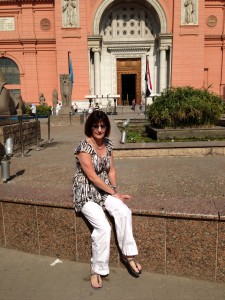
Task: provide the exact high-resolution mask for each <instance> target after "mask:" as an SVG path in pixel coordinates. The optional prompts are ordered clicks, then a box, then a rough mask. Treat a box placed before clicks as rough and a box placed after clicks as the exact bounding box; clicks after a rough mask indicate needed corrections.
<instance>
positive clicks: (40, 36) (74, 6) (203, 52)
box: [0, 0, 225, 106]
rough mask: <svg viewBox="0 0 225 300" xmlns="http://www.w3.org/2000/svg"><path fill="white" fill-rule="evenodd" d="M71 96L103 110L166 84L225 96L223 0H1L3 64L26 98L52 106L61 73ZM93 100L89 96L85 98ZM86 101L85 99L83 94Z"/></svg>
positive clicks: (157, 91)
mask: <svg viewBox="0 0 225 300" xmlns="http://www.w3.org/2000/svg"><path fill="white" fill-rule="evenodd" d="M68 57H70V59H71V62H72V70H73V76H74V84H73V93H72V99H73V101H75V102H78V103H79V101H83V100H84V99H85V97H86V96H87V95H92V96H93V95H94V96H93V97H96V99H98V100H96V101H98V102H100V104H102V105H103V106H104V105H107V103H108V101H109V99H110V97H111V95H119V98H118V100H117V101H118V104H119V105H124V104H128V103H129V104H131V102H132V100H133V99H134V98H135V99H136V101H137V103H139V102H140V100H141V99H144V98H145V90H146V81H145V73H146V60H147V59H148V61H149V66H150V76H151V83H152V90H151V97H152V96H154V95H158V94H160V93H161V92H162V91H163V90H164V89H166V88H167V87H170V86H174V87H175V86H187V85H190V86H193V87H196V88H202V87H204V88H207V89H209V90H211V91H213V92H215V93H217V94H219V95H221V96H222V97H223V98H225V1H224V0H220V1H218V0H169V1H168V0H124V1H121V0H94V1H93V0H57V1H53V0H1V1H0V67H1V69H2V70H3V72H4V73H5V76H6V81H7V83H8V84H7V88H8V89H10V90H11V91H12V92H14V93H21V95H22V97H23V99H24V101H26V102H33V103H38V101H39V100H38V99H39V96H40V95H42V94H43V95H44V97H45V99H46V102H47V103H48V104H49V105H51V104H52V92H53V90H54V89H56V90H57V91H58V95H59V96H58V97H59V100H60V82H59V76H60V74H68V72H69V63H68ZM90 97H91V96H90ZM86 98H87V97H86Z"/></svg>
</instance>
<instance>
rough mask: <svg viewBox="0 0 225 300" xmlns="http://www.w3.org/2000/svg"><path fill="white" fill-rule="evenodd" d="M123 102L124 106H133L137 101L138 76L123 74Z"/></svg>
mask: <svg viewBox="0 0 225 300" xmlns="http://www.w3.org/2000/svg"><path fill="white" fill-rule="evenodd" d="M121 76H122V78H121V81H122V102H123V105H131V104H132V100H133V99H136V74H122V75H121Z"/></svg>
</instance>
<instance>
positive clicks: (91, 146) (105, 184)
mask: <svg viewBox="0 0 225 300" xmlns="http://www.w3.org/2000/svg"><path fill="white" fill-rule="evenodd" d="M110 128H111V126H110V122H109V119H108V117H107V115H106V114H105V113H104V112H102V111H94V112H93V113H91V114H90V115H89V117H88V119H87V121H86V124H85V135H86V136H87V138H86V139H85V140H83V141H81V142H80V143H79V145H78V147H77V148H76V149H75V157H76V167H77V171H76V174H75V177H74V185H73V192H74V203H75V209H76V211H81V212H82V213H83V215H84V216H85V217H86V219H87V220H88V221H89V222H90V224H91V225H92V227H93V231H92V235H91V237H92V258H91V286H92V287H93V288H101V287H102V278H101V276H107V275H108V274H109V254H110V237H111V227H110V225H109V222H108V220H107V218H106V215H105V213H104V210H107V211H108V212H109V214H110V215H111V216H113V218H114V220H115V227H116V234H117V240H118V244H119V247H120V250H121V253H122V254H121V260H122V261H123V262H124V264H125V265H126V267H127V269H128V271H129V273H130V274H131V275H132V276H134V277H139V275H140V274H141V266H140V264H139V263H137V262H136V261H135V259H134V256H136V255H137V254H138V250H137V246H136V242H135V240H134V237H133V230H132V213H131V210H130V209H129V208H128V207H127V205H125V203H124V202H123V201H124V200H127V199H128V200H130V199H131V196H130V195H127V194H121V193H119V191H118V187H117V184H116V171H115V167H114V162H113V153H112V150H113V149H112V142H111V141H110V140H109V139H108V136H109V134H110Z"/></svg>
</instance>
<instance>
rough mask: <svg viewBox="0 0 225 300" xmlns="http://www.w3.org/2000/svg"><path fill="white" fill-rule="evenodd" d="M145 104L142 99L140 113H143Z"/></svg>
mask: <svg viewBox="0 0 225 300" xmlns="http://www.w3.org/2000/svg"><path fill="white" fill-rule="evenodd" d="M143 105H144V102H143V100H141V102H140V105H139V109H140V115H141V114H143Z"/></svg>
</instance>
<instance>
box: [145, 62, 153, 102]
mask: <svg viewBox="0 0 225 300" xmlns="http://www.w3.org/2000/svg"><path fill="white" fill-rule="evenodd" d="M145 81H146V92H145V96H146V97H149V96H150V95H151V90H152V82H151V76H150V68H149V61H148V57H146V71H145Z"/></svg>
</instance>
